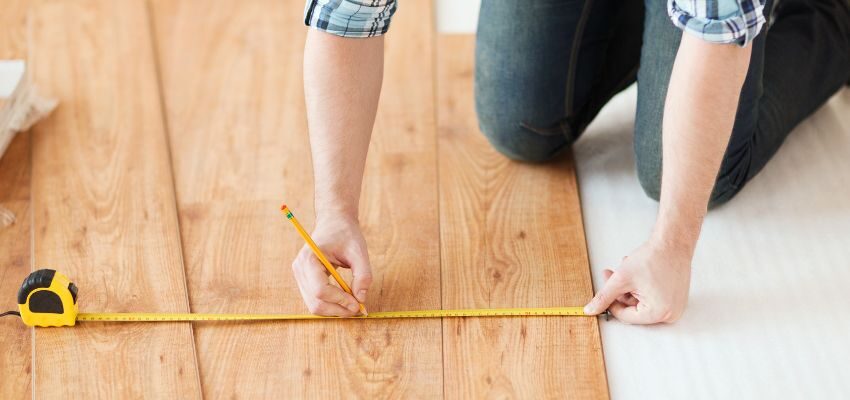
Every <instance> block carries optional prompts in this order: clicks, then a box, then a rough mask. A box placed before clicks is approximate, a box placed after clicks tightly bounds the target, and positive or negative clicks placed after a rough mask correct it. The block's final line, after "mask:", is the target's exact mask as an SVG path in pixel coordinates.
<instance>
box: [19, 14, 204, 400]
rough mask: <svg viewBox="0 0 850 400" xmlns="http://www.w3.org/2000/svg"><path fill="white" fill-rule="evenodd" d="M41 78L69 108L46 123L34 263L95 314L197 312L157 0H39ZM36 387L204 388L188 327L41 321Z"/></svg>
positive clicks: (167, 393)
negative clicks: (73, 286) (152, 25)
mask: <svg viewBox="0 0 850 400" xmlns="http://www.w3.org/2000/svg"><path fill="white" fill-rule="evenodd" d="M30 23H31V34H32V36H31V38H32V42H31V43H30V45H31V47H30V56H31V58H30V67H31V68H32V69H31V73H32V74H31V77H32V79H33V80H34V81H35V82H37V83H38V84H39V85H40V86H41V87H43V88H44V89H45V91H46V92H48V93H51V94H52V95H54V96H56V97H57V98H58V99H59V101H60V104H61V105H60V106H59V108H58V109H57V110H56V111H55V112H54V113H53V114H52V116H50V117H49V118H48V119H46V120H45V121H43V122H42V123H41V124H39V125H37V127H36V128H35V129H34V130H33V156H32V157H33V171H32V196H33V197H32V198H33V202H32V212H33V223H34V225H33V231H34V246H35V247H34V261H35V262H34V264H35V265H36V266H37V267H52V268H56V269H58V270H61V271H64V272H65V273H66V274H67V275H68V276H69V277H71V279H72V280H74V281H75V282H76V283H77V285H78V286H79V287H80V300H79V303H80V308H81V310H82V311H85V310H89V311H113V312H131V311H153V312H187V311H189V307H188V302H187V296H186V287H185V281H184V275H183V264H182V262H181V248H180V241H179V230H178V226H177V213H176V208H175V204H174V191H173V184H172V178H171V172H170V169H169V157H168V144H167V141H166V133H165V131H164V126H163V120H162V113H161V104H160V99H159V92H158V89H157V76H156V69H155V62H154V59H153V49H152V47H151V34H150V31H149V21H148V17H147V9H146V6H145V3H144V2H143V1H141V0H126V1H120V2H119V1H111V0H100V1H94V0H89V1H71V0H67V1H38V2H36V4H34V6H33V8H32V10H31V17H30ZM34 354H35V356H34V360H35V362H34V364H35V366H34V369H35V378H34V397H35V398H45V399H52V398H63V397H66V396H67V395H69V394H72V395H74V396H76V397H81V398H114V399H118V398H120V399H133V398H169V399H171V398H181V399H183V398H199V397H200V395H201V392H200V384H199V379H198V374H197V367H196V363H195V355H194V346H193V340H192V328H191V325H190V324H188V323H161V324H116V325H109V324H93V323H92V324H80V325H78V326H77V327H75V328H73V329H37V330H36V331H35V346H34Z"/></svg>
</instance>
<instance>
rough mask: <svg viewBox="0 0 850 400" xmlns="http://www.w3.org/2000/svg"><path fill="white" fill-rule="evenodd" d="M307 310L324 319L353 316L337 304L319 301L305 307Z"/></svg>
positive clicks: (349, 311)
mask: <svg viewBox="0 0 850 400" xmlns="http://www.w3.org/2000/svg"><path fill="white" fill-rule="evenodd" d="M307 309H308V310H310V313H312V314H315V315H323V316H325V317H352V316H354V314H355V313H353V312H351V310H349V309H347V308H345V307H343V306H341V305H339V304H334V303H330V302H327V301H321V300H314V301H313V302H312V303H310V304H308V305H307Z"/></svg>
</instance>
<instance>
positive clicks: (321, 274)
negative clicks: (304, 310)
mask: <svg viewBox="0 0 850 400" xmlns="http://www.w3.org/2000/svg"><path fill="white" fill-rule="evenodd" d="M301 274H302V275H303V278H302V280H303V281H304V283H303V285H304V289H305V290H304V291H305V292H307V297H308V299H309V298H310V297H312V298H315V299H318V300H321V301H325V302H328V303H333V304H338V305H340V306H342V307H344V308H347V309H349V310H351V311H352V312H357V311H359V310H360V304H359V303H357V300H355V299H354V297H353V296H351V295H350V294H348V293H346V292H344V291H343V290H342V289H340V288H338V287H336V286H334V285H331V284H330V283H329V282H328V275H327V270H326V269H325V267H324V266H322V265H321V264H320V263H319V260H318V259H316V258H315V257H310V258H309V259H308V261H307V262H306V265H305V266H304V267H303V268H301Z"/></svg>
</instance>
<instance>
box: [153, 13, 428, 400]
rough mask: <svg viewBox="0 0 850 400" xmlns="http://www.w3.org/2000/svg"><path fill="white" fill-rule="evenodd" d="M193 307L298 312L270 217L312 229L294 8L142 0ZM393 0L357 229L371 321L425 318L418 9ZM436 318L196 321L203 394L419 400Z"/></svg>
mask: <svg viewBox="0 0 850 400" xmlns="http://www.w3.org/2000/svg"><path fill="white" fill-rule="evenodd" d="M152 4H153V14H154V16H155V19H154V26H155V31H156V37H157V44H158V54H159V60H160V70H161V73H162V87H163V91H164V94H165V99H166V100H165V104H166V110H167V119H168V121H169V132H170V142H171V151H172V154H173V159H174V173H175V177H176V187H177V197H178V204H179V214H180V223H181V230H182V238H183V244H184V258H185V261H186V266H187V274H188V282H189V293H190V298H191V304H192V309H193V310H194V311H196V312H305V311H306V310H305V307H304V306H303V303H302V301H301V298H300V296H299V293H298V289H297V286H296V284H295V282H294V281H293V278H292V276H291V273H290V271H289V265H290V263H291V261H292V259H293V258H294V256H295V254H296V252H297V250H298V249H299V248H300V247H301V246H302V245H303V242H302V240H301V239H300V238H299V237H298V236H297V234H296V232H295V231H294V230H293V229H292V227H291V226H290V225H289V224H288V223H287V222H286V220H285V219H284V218H283V217H282V216H281V215H280V214H279V211H278V210H279V206H280V203H281V202H282V201H283V200H286V202H287V204H289V205H290V206H291V207H292V208H293V210H294V212H295V214H296V215H297V216H298V217H299V218H300V219H301V220H302V222H303V223H304V224H305V225H307V226H308V227H309V226H310V225H312V220H313V218H312V214H313V210H312V173H311V171H310V156H309V144H308V140H307V127H306V119H305V110H304V104H303V88H302V50H303V46H304V39H305V34H306V30H307V28H306V27H304V25H303V15H302V12H303V6H304V3H303V1H302V0H289V1H285V2H281V1H273V0H268V1H263V0H256V1H245V2H214V3H209V2H205V1H192V0H183V1H176V2H173V1H166V0H161V1H154V2H153V3H152ZM431 7H432V5H431V2H430V1H417V2H408V3H406V4H404V6H402V7H401V8H400V11H399V13H398V14H397V17H396V19H395V20H394V22H393V23H394V29H393V32H391V33H390V34H389V37H388V40H387V57H386V59H387V64H388V71H387V76H386V80H385V85H384V91H383V95H382V101H381V102H382V105H381V112H380V113H379V116H378V118H377V122H376V128H375V132H374V135H373V143H372V147H371V150H370V155H369V161H368V166H367V172H366V176H367V178H366V182H365V183H364V195H363V204H362V209H361V222H362V224H363V226H364V231H365V234H366V236H367V240H368V241H369V243H370V245H371V247H370V253H371V256H372V261H373V265H374V267H375V282H374V284H373V287H372V290H370V300H369V302H368V304H367V306H368V308H369V310H370V311H378V310H397V309H415V308H437V307H439V306H440V295H439V290H440V289H439V277H438V274H439V264H438V262H439V257H438V251H439V248H438V243H439V240H438V229H437V218H436V215H437V211H436V150H435V145H436V143H435V142H436V129H435V120H434V111H433V107H434V105H433V100H434V94H433V89H432V82H433V73H434V72H433V69H432V61H431V60H432V58H431V57H432V55H433V45H432V39H433V36H432V35H433V25H432V20H433V14H432V11H431ZM440 332H441V331H440V321H339V322H327V321H322V322H318V323H317V322H297V323H284V324H281V323H268V324H265V323H259V324H257V323H249V324H238V323H237V324H220V325H199V326H197V327H196V342H197V347H198V357H199V362H200V370H201V378H202V382H203V387H204V393H205V394H206V396H207V397H209V398H263V397H266V398H267V397H271V396H284V397H288V398H351V397H359V398H434V397H440V396H441V394H442V384H441V381H442V366H441V355H440V354H441V348H440Z"/></svg>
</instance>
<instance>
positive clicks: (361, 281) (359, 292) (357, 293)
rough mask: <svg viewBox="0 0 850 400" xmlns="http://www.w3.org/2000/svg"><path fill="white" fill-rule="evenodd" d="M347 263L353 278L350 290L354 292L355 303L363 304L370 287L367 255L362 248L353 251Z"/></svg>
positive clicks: (370, 269) (369, 265) (370, 268)
mask: <svg viewBox="0 0 850 400" xmlns="http://www.w3.org/2000/svg"><path fill="white" fill-rule="evenodd" d="M347 261H348V266H349V267H350V268H351V274H352V275H353V276H354V279H353V281H352V282H351V290H352V291H353V292H354V297H355V298H356V299H357V301H359V302H361V303H365V302H366V294H367V293H368V292H369V286H371V285H372V265H371V264H370V263H369V254H368V253H367V252H366V249H365V248H363V249H362V250H358V251H354V252H353V254H351V256H350V257H348V260H347Z"/></svg>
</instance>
